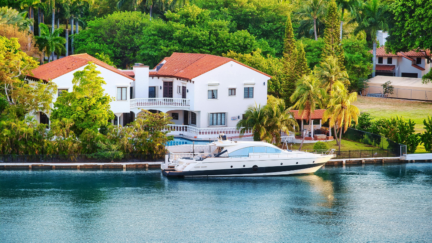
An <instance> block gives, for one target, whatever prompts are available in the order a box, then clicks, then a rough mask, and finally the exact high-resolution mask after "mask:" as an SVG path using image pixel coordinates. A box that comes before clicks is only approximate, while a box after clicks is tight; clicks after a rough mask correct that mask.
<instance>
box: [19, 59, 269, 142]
mask: <svg viewBox="0 0 432 243" xmlns="http://www.w3.org/2000/svg"><path fill="white" fill-rule="evenodd" d="M89 61H91V62H93V63H95V64H96V66H97V70H99V71H100V72H101V74H100V76H101V77H102V78H104V80H105V82H106V83H107V84H106V85H104V87H103V88H104V89H105V92H106V93H107V94H108V95H110V96H112V97H114V101H112V102H111V104H110V105H111V110H112V111H113V112H114V114H115V115H116V117H115V119H114V120H113V123H114V124H121V125H127V124H128V123H130V122H131V121H133V120H134V119H135V117H136V116H137V114H138V113H139V112H141V111H142V110H148V111H151V112H165V113H167V114H169V115H170V116H171V117H172V122H173V123H174V124H173V125H171V126H169V127H167V129H168V130H170V132H171V134H172V135H183V136H187V137H191V138H203V139H206V138H214V137H217V136H218V134H219V133H225V134H227V135H228V136H231V137H234V136H238V135H239V133H238V131H237V129H236V125H237V122H238V121H239V120H240V119H241V118H242V116H243V114H244V112H245V110H246V109H247V108H248V107H249V106H254V105H261V106H264V105H265V104H266V103H267V85H268V80H269V79H270V78H271V77H270V76H269V75H267V74H265V73H262V72H260V71H258V70H256V69H253V68H251V67H249V66H246V65H244V64H242V63H240V62H238V61H235V60H233V59H230V58H225V57H220V56H214V55H208V54H190V53H174V54H172V55H171V56H170V57H167V58H164V59H163V60H162V61H161V62H160V63H159V64H158V65H157V66H156V67H155V68H154V69H152V70H150V68H149V67H148V66H145V65H143V64H135V66H134V67H133V69H132V70H119V69H116V68H114V67H112V66H109V65H108V64H106V63H104V62H102V61H100V60H98V59H96V58H94V57H92V56H90V55H88V54H79V55H72V56H68V57H65V58H61V59H59V60H56V61H53V62H51V63H48V64H44V65H41V66H40V67H38V68H37V69H35V70H34V71H33V75H32V76H29V77H27V79H28V80H30V81H38V80H42V81H44V82H55V83H56V84H57V86H58V93H57V94H56V95H55V97H54V101H55V99H56V98H57V97H58V95H61V92H64V91H69V92H70V91H72V88H73V85H72V79H73V73H74V72H76V71H80V70H83V69H84V67H85V66H86V65H88V62H89ZM36 116H37V119H38V120H39V121H40V122H43V123H49V115H48V114H43V113H40V112H39V113H37V114H36Z"/></svg>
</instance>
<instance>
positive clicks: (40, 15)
mask: <svg viewBox="0 0 432 243" xmlns="http://www.w3.org/2000/svg"><path fill="white" fill-rule="evenodd" d="M41 17H42V13H41V10H40V7H39V8H38V35H39V36H40V35H41V33H40V27H39V26H40V23H41V19H42V18H41Z"/></svg>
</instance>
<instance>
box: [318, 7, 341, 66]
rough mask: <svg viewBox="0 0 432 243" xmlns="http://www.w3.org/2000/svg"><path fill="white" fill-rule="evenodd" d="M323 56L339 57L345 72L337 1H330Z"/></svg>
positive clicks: (339, 62)
mask: <svg viewBox="0 0 432 243" xmlns="http://www.w3.org/2000/svg"><path fill="white" fill-rule="evenodd" d="M322 56H323V57H327V56H334V57H337V59H338V64H339V67H340V70H342V71H345V64H344V62H345V58H344V51H343V47H342V43H341V40H340V39H339V14H338V8H337V5H336V2H335V0H331V1H330V4H329V6H328V10H327V16H326V28H325V30H324V49H323V52H322Z"/></svg>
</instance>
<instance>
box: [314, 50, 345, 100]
mask: <svg viewBox="0 0 432 243" xmlns="http://www.w3.org/2000/svg"><path fill="white" fill-rule="evenodd" d="M315 75H316V76H317V77H318V78H319V79H320V81H321V86H322V87H323V88H325V90H326V92H327V94H329V95H331V94H332V92H333V90H334V88H335V84H340V85H341V86H342V87H345V86H348V85H349V80H348V73H347V72H346V71H342V70H341V69H340V66H339V62H338V59H337V58H336V57H334V56H328V57H326V58H325V59H324V60H323V61H322V62H321V65H320V66H319V67H318V66H317V67H315ZM340 85H339V86H336V87H340Z"/></svg>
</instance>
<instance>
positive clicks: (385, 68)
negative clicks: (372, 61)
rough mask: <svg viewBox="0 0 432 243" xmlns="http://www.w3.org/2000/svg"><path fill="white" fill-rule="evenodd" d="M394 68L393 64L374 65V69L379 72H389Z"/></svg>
mask: <svg viewBox="0 0 432 243" xmlns="http://www.w3.org/2000/svg"><path fill="white" fill-rule="evenodd" d="M394 69H395V65H376V67H375V70H376V71H381V72H390V71H393V70H394Z"/></svg>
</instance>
